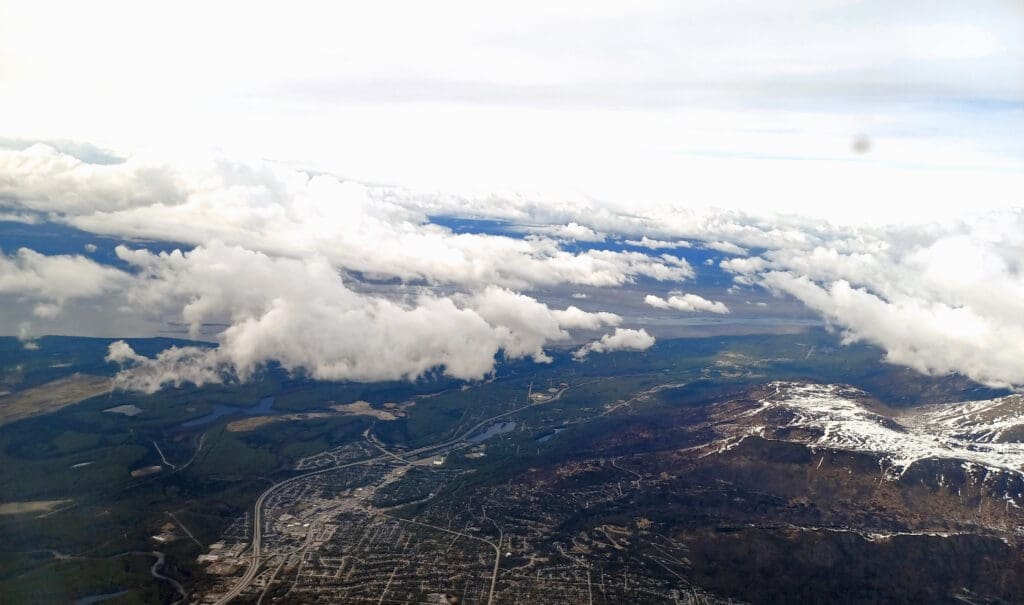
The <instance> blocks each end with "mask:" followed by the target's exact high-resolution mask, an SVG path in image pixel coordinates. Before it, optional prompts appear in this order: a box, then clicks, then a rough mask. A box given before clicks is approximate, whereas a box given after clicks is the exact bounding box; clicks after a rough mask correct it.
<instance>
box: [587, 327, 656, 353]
mask: <svg viewBox="0 0 1024 605" xmlns="http://www.w3.org/2000/svg"><path fill="white" fill-rule="evenodd" d="M652 346H654V337H653V336H651V335H650V334H648V333H647V330H644V329H640V330H633V329H629V328H615V332H613V333H612V334H605V335H604V336H602V337H601V338H600V339H599V340H595V341H593V342H591V343H588V344H586V345H584V346H582V347H580V348H579V349H577V350H576V351H575V352H573V357H575V358H576V359H583V358H585V357H586V356H587V355H589V354H591V353H610V352H612V351H646V350H647V349H649V348H651V347H652Z"/></svg>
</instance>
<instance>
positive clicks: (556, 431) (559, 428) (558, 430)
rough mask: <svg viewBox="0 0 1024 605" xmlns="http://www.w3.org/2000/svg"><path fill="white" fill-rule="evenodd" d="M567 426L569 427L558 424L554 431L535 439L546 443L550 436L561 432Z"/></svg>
mask: <svg viewBox="0 0 1024 605" xmlns="http://www.w3.org/2000/svg"><path fill="white" fill-rule="evenodd" d="M567 428H569V427H565V426H560V427H558V428H556V429H554V432H553V433H548V434H547V435H544V436H543V437H541V438H540V439H538V440H537V443H547V442H548V441H550V440H551V438H552V437H554V436H555V435H557V434H559V433H561V432H562V431H564V430H565V429H567Z"/></svg>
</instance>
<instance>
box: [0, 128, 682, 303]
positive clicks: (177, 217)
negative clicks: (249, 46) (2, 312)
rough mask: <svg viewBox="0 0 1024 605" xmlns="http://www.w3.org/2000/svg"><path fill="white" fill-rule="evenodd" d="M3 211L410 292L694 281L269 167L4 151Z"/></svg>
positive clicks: (557, 231) (649, 260)
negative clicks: (313, 266) (10, 208)
mask: <svg viewBox="0 0 1024 605" xmlns="http://www.w3.org/2000/svg"><path fill="white" fill-rule="evenodd" d="M0 199H5V200H10V203H12V204H14V205H15V206H16V207H21V208H24V209H27V210H33V211H40V212H50V213H53V214H54V216H55V217H56V218H58V219H59V220H62V221H64V222H66V223H68V224H71V225H73V226H75V227H77V228H80V229H84V230H86V231H90V232H93V233H100V234H107V235H114V236H121V237H132V238H144V239H154V240H163V241H174V242H183V243H188V244H192V245H200V244H204V243H207V242H210V241H221V242H224V243H226V244H233V245H239V246H244V247H246V248H249V249H252V250H258V251H261V252H264V253H268V254H274V255H285V256H293V257H299V256H310V255H318V256H321V257H323V258H325V259H327V260H328V261H329V262H331V263H332V264H333V265H334V266H336V267H338V268H341V269H346V270H349V271H358V272H360V273H364V274H367V275H370V276H380V277H396V278H399V279H402V280H406V281H415V280H422V281H428V282H431V283H437V284H456V285H460V286H467V287H473V288H479V287H483V286H486V285H490V284H496V285H502V286H506V287H512V288H517V289H524V288H531V287H539V286H549V285H555V284H562V283H567V284H577V285H588V286H617V285H622V284H626V283H632V282H633V281H635V280H636V279H637V278H640V277H649V278H652V279H656V280H673V281H677V280H682V279H687V278H689V277H692V276H693V271H692V268H691V267H690V266H689V265H688V263H687V262H686V261H685V260H684V259H680V258H676V257H672V256H664V255H663V256H662V257H654V256H648V255H645V254H641V253H639V252H616V251H611V250H587V251H583V252H576V253H573V252H568V251H566V250H563V249H562V247H561V245H560V244H559V242H558V241H557V239H552V238H557V237H562V238H567V239H573V240H577V241H601V240H603V235H601V234H600V233H598V232H597V231H595V230H594V229H593V228H591V227H588V226H585V225H583V224H581V223H578V222H575V221H571V222H567V223H566V224H563V225H556V226H554V227H551V228H546V229H547V230H548V231H550V233H549V235H550V236H551V237H541V236H538V237H529V238H525V239H523V238H515V237H504V236H496V235H487V234H475V233H461V234H456V233H453V232H452V231H451V230H449V229H447V228H445V227H441V226H439V225H435V224H431V223H430V222H429V220H428V218H427V217H428V212H429V211H430V210H431V208H430V205H429V204H425V203H423V200H418V201H416V200H411V199H410V198H409V197H408V196H404V195H402V194H401V192H400V191H397V190H390V189H382V188H375V187H369V186H366V185H363V184H360V183H355V182H351V181H344V180H341V179H338V178H337V177H334V176H330V175H324V174H317V175H310V174H308V173H306V172H302V171H299V170H295V169H291V168H288V167H284V166H280V165H275V164H269V163H255V164H245V163H237V162H229V161H227V160H224V159H222V158H213V159H210V160H206V161H196V162H193V163H192V164H189V165H187V166H185V165H182V166H178V165H171V164H167V163H161V162H157V161H153V160H144V159H139V160H135V159H128V160H126V161H125V162H122V163H118V164H102V165H100V164H88V163H85V162H83V161H81V160H79V159H77V158H75V157H73V156H70V155H68V154H65V153H62V152H60V151H58V150H57V149H55V148H53V147H50V146H47V145H41V144H40V145H34V146H32V147H29V148H27V149H23V150H10V149H8V150H3V149H0Z"/></svg>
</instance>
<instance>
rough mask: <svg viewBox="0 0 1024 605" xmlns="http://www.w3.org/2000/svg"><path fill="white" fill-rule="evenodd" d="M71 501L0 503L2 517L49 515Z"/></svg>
mask: <svg viewBox="0 0 1024 605" xmlns="http://www.w3.org/2000/svg"><path fill="white" fill-rule="evenodd" d="M68 502H71V500H33V501H30V502H3V503H0V515H25V514H29V513H48V512H50V511H51V510H53V509H55V508H57V507H58V506H60V505H62V504H67V503H68Z"/></svg>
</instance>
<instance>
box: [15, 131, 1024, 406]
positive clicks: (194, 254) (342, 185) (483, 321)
mask: <svg viewBox="0 0 1024 605" xmlns="http://www.w3.org/2000/svg"><path fill="white" fill-rule="evenodd" d="M0 199H2V200H3V201H4V202H3V203H4V205H5V211H4V212H5V213H7V214H11V213H13V215H14V216H22V217H46V219H47V220H56V221H61V222H64V223H66V224H69V225H72V226H74V227H78V228H80V229H83V230H86V231H89V232H92V233H97V234H107V235H113V236H119V237H122V238H144V239H145V238H148V239H158V240H163V241H167V240H170V241H177V242H181V243H184V244H187V245H189V246H194V247H195V248H194V249H193V250H191V251H186V252H179V253H169V254H163V255H158V254H153V253H150V252H147V251H145V250H133V249H129V248H125V247H122V248H119V249H118V250H117V255H118V257H119V260H120V261H121V262H123V263H126V264H127V265H128V266H129V267H130V271H131V272H130V273H129V272H125V271H121V270H119V269H114V268H112V267H108V266H103V265H99V264H96V263H94V262H92V261H90V260H88V259H85V258H84V257H80V256H70V255H65V256H52V257H50V256H45V255H41V254H38V253H34V252H32V251H31V250H21V251H18V252H17V253H15V254H14V255H13V256H6V255H0V294H3V295H4V296H8V297H14V298H15V299H16V300H18V301H29V302H30V306H29V307H28V308H29V309H30V310H29V311H27V312H25V317H19V318H17V319H16V320H13V321H18V320H22V319H24V320H31V321H32V322H35V321H40V322H43V321H45V320H47V319H48V318H52V317H53V316H56V315H60V314H61V313H63V312H64V309H65V308H66V307H67V305H66V302H67V301H70V300H75V299H89V298H96V297H100V296H110V297H113V298H117V297H120V298H121V299H122V300H117V301H115V302H116V304H117V305H122V304H127V305H129V306H131V307H132V308H135V309H142V310H143V312H147V313H151V314H153V315H154V316H155V317H157V316H159V317H167V316H174V317H175V318H180V319H182V320H183V321H184V322H185V323H186V324H187V325H188V326H189V328H190V330H191V332H192V334H193V335H197V334H199V331H200V329H201V327H202V326H203V324H204V323H210V322H224V323H226V324H227V325H228V326H230V327H229V328H228V329H227V330H225V331H224V332H223V333H222V334H220V335H219V336H218V337H217V338H218V344H219V347H218V348H217V349H216V351H217V353H209V352H204V353H202V354H201V355H200V354H198V353H197V354H196V355H195V358H192V357H187V359H188V360H190V361H195V359H208V361H205V362H203V363H204V364H205V365H204V367H207V368H215V370H216V371H214V372H213V374H212V375H217V376H219V375H221V374H222V373H223V371H224V368H228V369H229V371H230V373H232V374H233V375H235V376H245V375H246V374H247V373H251V372H253V371H255V368H257V367H259V366H260V365H261V364H264V363H267V362H269V361H271V360H280V361H282V363H284V364H285V365H286V366H287V367H289V368H293V369H298V368H302V369H305V370H307V371H310V373H311V374H313V375H316V376H324V377H331V376H335V377H338V376H341V377H351V378H352V379H365V380H372V379H377V378H378V377H415V376H420V375H423V374H424V373H428V372H431V371H435V370H437V369H441V371H444V372H446V373H448V374H449V375H452V376H471V377H479V376H482V375H485V374H486V373H487V372H488V371H490V369H491V368H492V367H493V358H494V355H496V354H497V352H498V351H505V354H506V355H508V356H510V357H515V356H520V357H529V358H532V359H535V360H538V361H544V360H546V359H547V354H546V353H545V352H544V348H545V347H546V346H549V343H554V342H564V341H565V340H566V334H567V332H568V331H569V330H573V329H585V330H593V329H599V328H600V327H603V326H617V325H619V322H618V321H617V320H616V319H613V318H612V317H609V316H608V315H603V314H601V313H585V312H583V311H581V310H579V309H576V308H575V307H570V308H569V309H564V310H558V309H548V308H547V307H546V306H544V305H542V304H541V303H539V302H537V301H536V299H534V298H532V297H531V296H529V295H527V294H523V292H529V291H531V290H538V289H544V288H549V287H555V286H570V287H572V286H575V287H580V288H583V287H588V288H598V287H604V288H608V287H624V286H626V287H628V286H631V285H634V284H637V283H638V282H642V280H645V279H654V280H660V281H663V282H684V281H686V280H690V279H693V278H695V277H696V271H695V269H694V267H693V266H692V265H691V264H690V263H689V262H688V261H687V260H686V259H685V258H682V257H681V256H678V255H674V254H660V255H659V254H655V253H653V252H652V253H645V252H639V251H618V250H602V249H596V248H595V247H590V246H582V248H584V249H583V250H576V251H568V250H566V249H565V248H564V247H563V246H564V244H563V240H566V239H574V240H576V241H587V240H588V238H589V239H590V240H594V241H595V242H599V240H596V239H594V238H596V237H601V238H605V237H609V238H613V239H614V240H615V241H626V242H627V243H628V244H630V245H634V246H639V247H642V248H647V249H648V250H658V249H660V248H662V247H664V246H665V245H666V244H670V243H671V244H673V246H674V247H676V248H680V247H685V245H684V244H685V243H686V242H693V245H695V246H700V247H703V248H707V249H713V250H718V251H721V252H724V253H726V254H729V255H730V256H731V257H732V258H727V259H726V260H722V261H721V262H719V263H718V266H719V267H720V268H721V269H722V270H724V271H726V272H728V273H731V274H732V275H733V277H734V282H735V283H734V287H735V288H737V290H736V291H738V290H741V289H743V288H744V287H758V286H762V287H765V288H768V289H769V290H771V291H773V292H775V293H777V294H779V295H784V296H792V297H794V298H796V299H797V300H800V301H802V302H803V303H804V304H806V305H807V306H808V307H809V308H810V309H813V310H814V311H816V312H817V313H819V314H821V315H822V316H823V317H825V318H826V319H827V320H828V321H829V322H830V323H832V324H833V325H835V326H837V327H839V328H841V329H843V330H844V331H845V334H846V337H847V338H848V339H850V340H854V339H859V340H864V341H867V342H871V343H873V344H876V345H878V346H881V347H883V348H885V349H886V351H887V353H888V356H889V359H890V360H891V361H893V362H894V363H901V364H905V365H907V366H910V367H914V368H917V369H919V370H921V371H925V372H949V371H956V372H961V373H963V374H965V375H967V376H970V377H972V378H975V379H977V380H980V381H983V382H985V383H987V384H993V385H1013V386H1016V387H1021V386H1024V375H1022V374H1021V371H1020V370H1019V368H1018V366H1014V365H1013V364H1012V363H1009V362H1007V360H1006V359H1007V356H1009V357H1013V356H1014V355H1016V357H1017V358H1018V359H1019V358H1022V357H1024V344H1020V343H1022V342H1024V339H1014V338H1011V336H1015V335H1017V334H1018V333H1019V332H1020V331H1021V330H1022V329H1024V319H1022V318H1024V307H1022V305H1024V303H1022V301H1024V281H1022V280H1024V277H1022V275H1024V268H1022V266H1021V260H1020V259H1021V258H1024V235H1022V234H1024V213H1022V212H1020V211H1014V210H1010V211H1005V212H1002V213H997V214H992V215H989V216H987V217H985V216H981V217H973V218H970V219H961V220H947V221H946V222H943V223H934V224H926V223H923V222H920V223H910V224H904V225H902V226H885V225H876V224H863V225H861V224H854V225H850V224H844V225H835V224H830V223H822V222H820V221H814V220H811V219H809V218H802V217H800V216H794V215H787V216H765V215H757V216H754V215H748V214H744V213H742V212H738V211H735V210H715V209H709V208H703V209H695V208H680V207H678V206H660V205H650V206H642V207H636V208H634V207H632V206H629V207H627V206H625V205H615V204H612V203H603V202H599V201H594V200H592V199H589V198H570V199H567V200H558V203H555V202H554V201H551V200H544V199H533V198H529V197H526V196H517V195H510V196H504V197H503V196H495V194H488V195H486V196H480V197H473V196H453V195H444V194H437V193H429V194H428V193H423V192H416V191H411V190H404V189H397V188H387V187H374V186H368V185H364V184H360V183H355V182H352V181H346V180H343V179H339V178H337V177H334V176H331V175H326V174H310V173H307V172H303V171H299V170H294V169H291V168H288V167H286V166H281V165H275V164H269V163H248V164H246V163H237V162H230V161H227V160H224V159H222V158H214V159H213V160H208V161H201V162H196V163H193V164H189V165H184V164H182V165H177V164H167V163H161V162H155V161H151V160H148V159H144V158H128V159H126V160H125V161H123V162H120V163H114V164H90V163H88V162H85V161H82V160H79V159H77V158H75V157H72V156H69V155H67V154H66V153H63V152H61V151H58V150H57V149H55V148H53V147H49V146H44V145H36V146H28V147H25V148H22V149H20V150H6V151H0ZM438 215H441V216H446V215H447V216H464V217H469V218H484V219H500V220H504V221H508V222H509V223H511V224H514V225H534V226H541V228H540V232H537V233H534V234H532V235H529V236H527V237H525V238H519V237H507V236H500V235H492V234H482V233H456V232H454V231H452V230H451V229H448V228H446V227H443V226H440V225H437V224H433V223H431V221H430V218H429V217H431V216H438ZM32 220H36V219H35V218H33V219H32ZM545 226H549V227H545ZM750 249H756V250H758V255H757V256H748V255H747V251H748V250H750ZM714 263H715V261H711V262H710V263H706V264H708V265H709V266H711V265H713V264H714ZM342 275H345V276H355V277H356V279H358V280H364V281H377V282H380V283H391V284H396V283H397V284H398V286H396V287H395V288H392V289H391V290H390V291H388V292H387V293H383V294H382V293H381V292H384V290H381V291H380V292H378V293H377V294H375V295H372V296H371V295H368V294H365V293H360V292H359V291H358V289H357V288H353V287H351V286H352V282H349V283H346V282H343V281H342V277H341V276H342ZM346 279H348V278H347V277H346ZM310 284H317V285H316V286H315V287H312V288H311V287H310ZM673 285H674V283H673ZM420 286H430V287H433V288H435V290H436V291H437V292H447V293H449V294H448V295H444V296H442V295H437V294H431V293H430V291H427V290H422V291H421V290H419V289H418V288H419V287H420ZM569 291H571V290H569ZM295 293H303V294H306V295H308V296H304V297H303V296H298V295H296V294H295ZM574 298H580V297H579V296H576V295H574ZM645 302H647V304H649V305H652V306H655V307H658V308H670V309H678V310H684V311H706V312H717V313H725V312H727V310H728V309H727V307H726V306H725V305H724V304H723V303H721V302H715V301H711V300H707V299H704V298H701V297H697V296H695V295H671V296H669V297H668V298H661V297H654V296H650V297H648V298H647V299H646V301H645ZM114 308H117V307H116V306H115V307H114ZM338 318H342V319H344V320H346V321H347V320H352V321H355V322H363V323H364V324H365V331H363V332H360V331H359V330H357V329H356V327H352V328H351V329H353V330H356V333H358V334H360V335H361V344H363V345H364V347H365V350H363V351H362V352H360V351H357V350H355V349H349V348H344V347H339V346H338V345H334V344H330V343H320V338H321V333H326V334H331V337H332V338H334V339H340V340H345V336H344V334H346V333H347V332H344V331H343V330H342V328H340V327H339V328H338V330H339V331H334V332H332V330H331V329H327V330H322V329H321V328H320V324H323V325H327V324H328V323H329V322H330V321H336V320H338ZM527 318H529V319H527ZM872 318H874V319H872ZM385 321H392V322H395V323H396V324H398V325H403V326H406V329H407V330H409V333H410V334H412V335H415V336H416V338H417V339H421V340H417V342H418V343H420V344H419V345H415V346H414V344H415V343H412V342H409V343H406V344H405V345H402V346H399V347H398V348H397V349H396V351H397V356H396V358H395V360H394V364H393V365H392V366H388V365H387V364H383V363H371V362H370V361H367V359H372V358H373V357H374V356H376V357H379V358H386V357H387V354H386V351H384V350H377V349H376V348H375V347H374V346H370V345H366V344H365V343H367V342H369V341H370V339H372V337H373V335H374V334H377V333H376V332H374V331H373V330H375V329H378V328H380V329H383V328H382V326H383V324H384V322H385ZM421 321H428V322H436V323H437V325H443V324H444V323H445V322H450V325H453V326H461V329H464V330H466V334H467V337H466V341H465V342H464V343H462V346H461V347H459V346H457V344H458V343H453V342H450V339H449V337H448V336H447V335H446V334H443V333H439V332H438V333H435V332H434V331H432V330H430V329H423V330H420V329H417V328H418V327H419V323H418V322H421ZM318 322H319V323H318ZM873 322H874V323H873ZM339 325H342V326H348V324H344V323H342V324H339ZM878 325H886V326H893V327H895V326H899V327H900V329H898V330H897V329H889V330H885V331H882V330H879V329H876V328H875V327H873V326H878ZM284 329H290V330H294V331H295V333H296V334H297V335H298V337H299V338H300V339H309V342H311V343H313V346H312V347H311V348H308V350H305V351H303V350H299V348H300V347H299V346H298V345H297V344H295V343H294V342H286V340H287V339H282V338H281V336H280V334H281V331H282V330H284ZM345 329H349V328H348V327H346V328H345ZM380 336H381V337H382V338H394V339H396V341H398V342H401V337H402V335H401V334H390V333H387V332H386V331H385V332H384V333H382V334H381V335H380ZM599 342H600V341H599ZM424 343H425V344H424ZM467 347H476V348H477V355H476V358H474V359H471V358H469V357H464V356H462V355H461V354H460V351H461V350H463V349H465V348H467ZM949 348H959V351H960V352H959V353H955V354H954V353H951V352H949V351H946V350H945V349H949ZM591 350H596V349H589V348H588V349H587V351H588V352H589V351H591ZM964 351H966V352H968V353H964ZM211 356H212V357H211ZM481 360H482V361H481ZM195 362H196V363H198V362H197V361H195ZM135 363H136V365H138V366H140V367H141V366H143V365H145V364H144V363H143V362H140V361H138V360H136V361H135ZM168 363H170V362H168ZM175 363H177V362H175ZM170 365H172V366H173V365H174V364H170ZM442 368H443V369H442ZM170 383H171V384H173V380H172V381H170Z"/></svg>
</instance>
